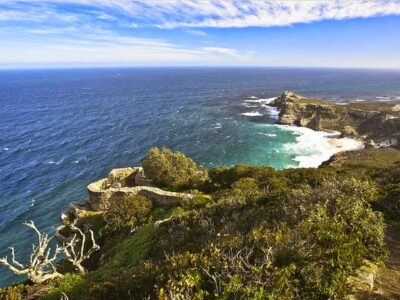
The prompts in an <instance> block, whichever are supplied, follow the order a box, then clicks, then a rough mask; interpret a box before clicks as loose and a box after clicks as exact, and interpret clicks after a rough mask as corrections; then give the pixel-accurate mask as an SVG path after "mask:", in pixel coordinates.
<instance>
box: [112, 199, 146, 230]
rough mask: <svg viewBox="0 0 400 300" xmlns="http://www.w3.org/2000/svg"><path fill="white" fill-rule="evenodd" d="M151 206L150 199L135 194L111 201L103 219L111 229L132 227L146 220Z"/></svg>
mask: <svg viewBox="0 0 400 300" xmlns="http://www.w3.org/2000/svg"><path fill="white" fill-rule="evenodd" d="M152 208H153V205H152V202H151V200H149V199H148V198H147V197H145V196H142V195H140V194H137V195H135V196H131V197H125V198H122V199H116V200H114V201H113V202H111V204H110V207H109V209H108V210H107V211H106V212H105V214H104V219H105V220H106V222H107V225H108V226H109V227H110V228H111V229H112V230H118V229H127V228H131V229H133V228H136V227H138V226H140V225H142V224H144V223H145V222H146V221H147V219H148V217H149V215H150V213H151V210H152Z"/></svg>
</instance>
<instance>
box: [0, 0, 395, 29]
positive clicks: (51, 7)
mask: <svg viewBox="0 0 400 300" xmlns="http://www.w3.org/2000/svg"><path fill="white" fill-rule="evenodd" d="M1 4H3V5H9V6H13V7H18V6H20V7H22V8H23V9H24V10H25V11H21V10H18V9H11V8H10V9H5V8H3V9H1V7H0V20H11V19H12V20H15V19H26V20H30V18H29V17H33V18H37V19H39V20H42V19H44V18H48V19H51V18H58V19H64V20H68V19H69V18H74V17H76V16H75V15H74V14H72V13H68V14H58V13H57V12H56V11H55V8H60V7H61V6H62V5H65V4H69V5H80V6H83V7H87V8H92V9H96V10H106V11H103V12H99V13H98V14H97V17H98V18H99V19H102V20H113V21H114V20H117V18H118V17H117V16H118V15H120V16H122V15H123V16H125V17H129V18H132V19H133V20H134V21H133V22H134V23H135V24H138V23H145V24H146V26H155V27H158V28H176V27H204V28H206V27H222V28H226V27H271V26H287V25H292V24H296V23H310V22H316V21H321V20H343V19H349V18H368V17H374V16H384V15H400V1H398V0H315V1H314V0H310V1H307V0H304V1H295V0H286V1H285V0H284V1H273V0H257V1H251V0H231V1H228V0H214V1H207V0H158V1H148V0H113V1H110V0H43V1H40V0H36V1H32V2H30V4H29V2H26V1H20V0H3V1H2V2H1ZM44 7H48V8H47V9H43V8H44ZM114 14H115V15H114ZM116 15H117V16H116Z"/></svg>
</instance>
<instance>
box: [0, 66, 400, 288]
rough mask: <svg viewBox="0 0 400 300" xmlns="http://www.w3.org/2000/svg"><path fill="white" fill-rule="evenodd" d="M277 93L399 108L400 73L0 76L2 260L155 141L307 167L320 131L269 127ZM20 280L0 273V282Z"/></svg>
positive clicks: (228, 158)
mask: <svg viewBox="0 0 400 300" xmlns="http://www.w3.org/2000/svg"><path fill="white" fill-rule="evenodd" d="M285 90H291V91H295V92H297V93H300V94H304V95H305V96H309V97H319V98H323V99H327V100H331V101H335V102H343V103H344V102H354V101H356V102H361V101H382V102H386V101H400V71H394V70H350V69H346V70H344V69H343V70H340V69H299V68H120V69H112V68H108V69H64V70H13V71H11V70H5V71H0V103H1V106H0V256H5V255H7V254H9V252H8V251H9V250H8V246H11V245H13V246H14V247H15V248H16V254H17V259H19V260H21V261H26V259H24V258H28V256H27V255H28V254H29V253H30V249H31V248H30V247H31V246H30V244H31V243H32V241H33V240H34V238H35V237H34V236H33V235H32V232H31V231H29V230H28V229H27V228H26V227H25V226H23V225H22V222H23V221H24V220H29V219H32V220H34V221H35V223H36V225H37V226H38V228H39V229H40V230H41V231H46V232H49V233H52V232H53V231H54V229H55V227H56V226H58V225H59V222H60V221H59V217H60V213H61V212H62V211H64V210H66V209H67V208H68V203H69V202H71V201H84V200H85V198H86V185H87V184H88V183H90V182H92V181H94V180H96V179H98V178H101V177H104V176H106V175H107V173H108V172H109V171H110V170H111V169H112V168H116V167H124V166H135V165H138V164H139V161H140V158H141V157H143V156H144V155H145V154H146V151H147V150H148V149H149V148H150V147H152V146H159V147H162V146H167V147H170V148H172V149H174V150H180V151H183V152H184V153H186V154H187V155H189V156H190V157H192V158H193V159H194V160H195V161H196V162H198V163H199V164H202V165H203V166H205V167H207V168H211V167H214V166H219V165H228V166H230V165H236V164H251V165H267V166H272V167H274V168H277V169H283V168H288V167H299V166H300V167H308V166H310V167H313V166H314V167H315V166H318V164H319V163H320V162H321V161H323V160H325V159H327V158H329V156H330V155H331V154H332V153H333V152H332V151H333V150H332V146H330V145H329V143H327V134H326V133H323V132H314V131H312V130H309V129H307V128H296V127H291V126H278V125H274V122H275V120H276V118H277V113H278V112H277V111H276V110H274V109H272V108H270V107H269V106H268V105H267V104H268V103H269V102H270V101H271V99H273V98H275V97H277V96H279V95H280V94H282V92H283V91H285ZM18 279H21V278H19V277H16V276H14V274H13V273H11V272H10V271H8V270H6V269H5V268H4V267H2V266H0V286H5V285H8V284H9V283H11V282H14V281H17V280H18Z"/></svg>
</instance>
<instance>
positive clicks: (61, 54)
mask: <svg viewBox="0 0 400 300" xmlns="http://www.w3.org/2000/svg"><path fill="white" fill-rule="evenodd" d="M97 66H98V67H108V66H269V67H335V68H400V0H323V1H319V0H304V1H297V0H291V1H272V0H253V1H249V0H241V1H240V0H29V1H19V0H0V68H3V69H4V68H47V67H57V68H58V67H97Z"/></svg>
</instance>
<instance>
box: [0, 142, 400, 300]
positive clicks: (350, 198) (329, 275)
mask: <svg viewBox="0 0 400 300" xmlns="http://www.w3.org/2000/svg"><path fill="white" fill-rule="evenodd" d="M388 149H389V148H388ZM380 150H382V151H383V152H382V153H384V151H386V150H384V149H378V150H376V151H380ZM390 151H393V153H396V155H398V152H400V151H399V150H396V149H392V150H390ZM360 153H366V157H368V155H370V153H369V152H368V151H360ZM393 153H392V155H386V156H385V155H383V156H382V157H384V158H385V159H386V160H387V162H386V163H385V164H382V165H381V167H379V166H376V165H371V164H369V163H368V162H369V160H368V159H365V160H363V159H362V158H361V157H360V155H362V154H360V155H358V156H355V159H356V160H357V161H359V163H357V168H354V164H352V163H350V161H351V159H352V157H347V158H346V159H344V161H346V162H347V163H341V164H338V163H337V164H335V163H334V162H335V159H332V164H331V165H330V164H325V165H324V166H323V167H320V168H317V169H288V170H283V171H278V170H274V169H272V168H270V167H256V166H244V165H240V166H234V167H217V168H214V169H210V170H208V171H207V170H205V169H203V168H201V167H199V166H198V165H197V164H196V163H195V162H194V161H193V160H191V159H190V158H188V157H186V156H185V155H184V154H182V153H180V152H173V151H172V150H170V149H162V150H161V149H157V148H152V149H150V150H149V153H148V154H147V155H146V157H144V158H143V160H142V163H143V169H144V173H145V174H146V176H148V177H149V178H150V179H152V180H153V182H154V184H155V185H156V186H157V187H160V188H163V189H166V190H174V191H177V190H179V191H183V192H186V193H190V194H192V195H193V197H192V198H190V199H185V200H182V201H181V202H179V203H175V204H174V205H171V206H161V205H157V204H155V203H153V202H152V201H151V199H149V198H148V197H145V196H144V195H140V194H137V195H136V196H128V197H122V198H121V199H118V201H115V202H114V203H110V206H109V208H108V209H107V210H105V211H103V212H101V213H92V214H89V213H88V214H86V215H85V216H84V217H82V218H80V219H79V220H78V221H77V222H76V223H75V225H73V226H77V227H80V228H81V230H83V229H84V227H85V226H86V227H89V228H92V229H91V230H93V231H92V233H93V236H94V237H95V239H96V241H95V243H96V244H98V246H99V249H96V250H97V251H96V252H93V253H91V254H92V255H91V256H90V257H88V258H87V259H85V260H83V261H82V266H83V267H84V268H85V272H77V271H76V269H74V268H71V267H68V263H69V262H68V259H65V260H61V261H60V262H59V266H58V267H57V268H58V269H59V270H60V272H61V273H63V274H62V275H63V276H62V278H59V279H56V280H49V281H46V282H45V283H40V284H31V283H30V282H26V283H24V284H20V285H15V286H12V287H9V288H5V289H3V290H1V293H0V295H1V296H0V298H2V299H3V298H4V299H22V298H24V297H28V296H29V297H30V298H39V299H60V298H61V297H62V296H65V295H66V296H67V297H68V298H69V299H342V298H344V297H345V296H346V295H347V294H349V293H350V292H351V290H352V288H353V287H352V285H351V283H350V282H349V277H350V276H352V275H355V274H356V272H357V270H358V269H359V268H360V267H362V266H363V265H364V264H365V263H366V262H367V261H369V262H373V263H378V264H382V261H384V259H385V257H386V255H387V253H388V251H387V248H386V246H385V241H384V238H385V228H386V226H387V224H393V223H396V222H399V221H400V219H399V215H400V197H399V195H400V193H399V191H400V185H399V181H398V178H399V175H400V164H399V163H396V162H394V161H393V159H394V158H395V157H398V156H396V155H393ZM371 155H372V154H371ZM374 155H376V154H374ZM342 159H343V157H342ZM382 159H383V158H382ZM371 161H373V160H371ZM336 162H337V160H336ZM361 162H364V163H361ZM157 170H158V171H159V172H160V173H158V172H157ZM159 174H162V175H163V176H159ZM87 234H89V233H87ZM88 236H90V234H89V235H88ZM93 244H94V242H93ZM89 248H90V247H89ZM86 270H87V272H86Z"/></svg>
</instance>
